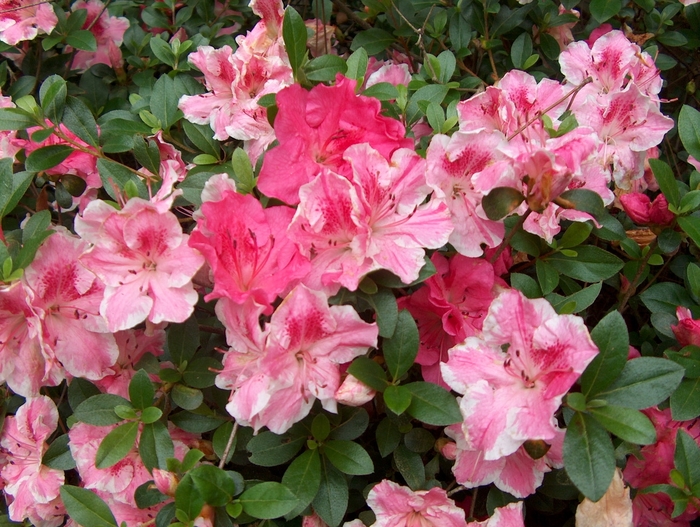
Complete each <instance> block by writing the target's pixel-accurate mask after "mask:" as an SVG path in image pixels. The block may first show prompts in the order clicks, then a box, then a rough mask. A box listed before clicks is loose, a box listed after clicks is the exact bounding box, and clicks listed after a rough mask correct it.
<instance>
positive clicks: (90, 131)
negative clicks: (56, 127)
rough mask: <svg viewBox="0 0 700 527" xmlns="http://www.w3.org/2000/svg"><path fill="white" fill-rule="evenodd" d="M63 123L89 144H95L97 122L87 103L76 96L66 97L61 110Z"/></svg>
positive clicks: (96, 143)
mask: <svg viewBox="0 0 700 527" xmlns="http://www.w3.org/2000/svg"><path fill="white" fill-rule="evenodd" d="M63 124H64V125H65V126H66V128H68V129H69V130H70V131H71V132H73V133H74V134H75V135H77V136H78V137H79V138H80V139H82V140H83V141H85V142H86V143H87V144H89V145H91V146H97V145H98V141H99V136H98V133H97V123H96V122H95V117H93V115H92V112H91V111H90V109H89V108H88V107H87V105H86V104H85V103H84V102H83V101H81V100H80V99H78V98H77V97H68V98H67V99H66V107H65V109H64V110H63Z"/></svg>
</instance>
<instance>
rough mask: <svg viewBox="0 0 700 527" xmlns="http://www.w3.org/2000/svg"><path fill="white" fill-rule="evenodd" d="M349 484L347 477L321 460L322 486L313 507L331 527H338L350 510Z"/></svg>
mask: <svg viewBox="0 0 700 527" xmlns="http://www.w3.org/2000/svg"><path fill="white" fill-rule="evenodd" d="M348 497H349V493H348V483H347V480H346V479H345V476H344V475H343V474H342V472H340V471H339V470H338V469H337V468H335V467H334V466H333V465H331V463H330V462H329V461H328V460H327V459H321V485H320V486H319V488H318V492H317V493H316V497H315V498H314V500H313V502H312V506H313V508H314V510H315V511H316V514H318V515H319V516H320V517H321V519H322V520H323V521H324V522H326V523H327V524H328V525H329V527H337V526H338V525H340V522H342V521H343V516H345V511H346V510H347V508H348Z"/></svg>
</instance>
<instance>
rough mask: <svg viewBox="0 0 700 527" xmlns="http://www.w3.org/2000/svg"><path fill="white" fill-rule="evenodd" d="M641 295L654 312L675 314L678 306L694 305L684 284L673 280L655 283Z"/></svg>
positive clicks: (645, 303)
mask: <svg viewBox="0 0 700 527" xmlns="http://www.w3.org/2000/svg"><path fill="white" fill-rule="evenodd" d="M639 297H640V298H641V299H642V302H644V305H645V306H647V308H648V309H649V311H651V312H652V313H668V314H669V315H675V314H676V308H677V307H678V306H685V307H690V306H692V305H693V300H692V299H691V298H690V296H689V295H688V291H687V290H686V289H685V288H684V287H683V286H680V285H678V284H674V283H673V282H660V283H657V284H654V285H652V286H651V287H650V288H649V289H647V290H646V291H644V292H643V293H642V294H641V295H639Z"/></svg>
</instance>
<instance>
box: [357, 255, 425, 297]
mask: <svg viewBox="0 0 700 527" xmlns="http://www.w3.org/2000/svg"><path fill="white" fill-rule="evenodd" d="M423 261H424V263H423V267H421V269H420V273H418V279H417V280H415V281H414V282H412V283H410V284H404V283H403V282H402V281H401V279H400V278H399V277H398V276H396V275H395V274H393V273H391V272H389V271H387V270H384V269H382V270H379V271H375V272H374V273H372V274H371V275H370V276H371V277H372V279H373V280H374V282H376V283H377V284H379V285H381V286H384V287H389V288H391V289H402V288H404V287H411V286H414V285H417V284H420V283H421V282H424V281H425V280H427V279H428V278H430V277H431V276H433V275H434V274H435V273H436V272H437V271H436V270H435V265H433V262H431V261H430V258H428V256H427V255H426V256H425V257H424V258H423Z"/></svg>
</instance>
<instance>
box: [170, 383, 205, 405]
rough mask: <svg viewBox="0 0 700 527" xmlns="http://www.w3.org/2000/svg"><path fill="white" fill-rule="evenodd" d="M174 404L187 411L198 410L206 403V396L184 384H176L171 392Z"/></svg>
mask: <svg viewBox="0 0 700 527" xmlns="http://www.w3.org/2000/svg"><path fill="white" fill-rule="evenodd" d="M170 395H171V396H172V398H173V402H174V403H175V404H176V405H178V406H179V407H180V408H183V409H185V410H196V409H197V408H199V407H200V405H201V404H202V402H204V394H203V393H202V392H201V390H197V389H196V388H190V387H189V386H185V385H183V384H176V385H175V386H173V389H172V390H171V391H170Z"/></svg>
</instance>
